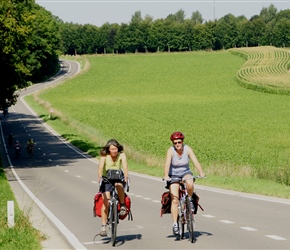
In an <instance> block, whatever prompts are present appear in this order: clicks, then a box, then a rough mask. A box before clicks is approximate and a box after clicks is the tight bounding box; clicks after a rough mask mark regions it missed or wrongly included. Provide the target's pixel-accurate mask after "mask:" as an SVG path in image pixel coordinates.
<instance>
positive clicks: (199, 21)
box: [190, 11, 203, 25]
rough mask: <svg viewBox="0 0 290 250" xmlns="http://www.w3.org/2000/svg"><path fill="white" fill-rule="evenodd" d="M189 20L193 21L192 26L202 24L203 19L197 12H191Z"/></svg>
mask: <svg viewBox="0 0 290 250" xmlns="http://www.w3.org/2000/svg"><path fill="white" fill-rule="evenodd" d="M190 20H192V21H193V23H194V25H196V24H202V23H203V18H202V15H201V13H200V12H199V11H195V12H192V15H191V18H190Z"/></svg>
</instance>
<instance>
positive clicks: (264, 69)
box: [231, 46, 290, 95]
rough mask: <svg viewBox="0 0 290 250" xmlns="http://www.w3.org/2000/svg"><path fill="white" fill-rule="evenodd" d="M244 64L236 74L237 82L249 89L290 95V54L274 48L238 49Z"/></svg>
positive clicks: (234, 50)
mask: <svg viewBox="0 0 290 250" xmlns="http://www.w3.org/2000/svg"><path fill="white" fill-rule="evenodd" d="M231 51H232V52H233V53H238V54H239V53H240V54H242V56H243V57H245V58H246V60H247V61H246V62H245V63H244V65H243V66H242V67H241V69H240V70H239V71H238V73H237V78H238V82H239V83H240V84H241V85H242V86H245V87H246V88H249V89H254V90H260V91H263V92H269V93H277V94H288V95H289V94H290V72H289V69H290V53H289V51H287V50H284V49H278V48H274V47H270V46H269V47H255V48H240V49H233V50H231Z"/></svg>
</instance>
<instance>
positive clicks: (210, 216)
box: [202, 214, 215, 218]
mask: <svg viewBox="0 0 290 250" xmlns="http://www.w3.org/2000/svg"><path fill="white" fill-rule="evenodd" d="M202 216H204V217H206V218H214V217H215V216H214V215H210V214H203V215H202Z"/></svg>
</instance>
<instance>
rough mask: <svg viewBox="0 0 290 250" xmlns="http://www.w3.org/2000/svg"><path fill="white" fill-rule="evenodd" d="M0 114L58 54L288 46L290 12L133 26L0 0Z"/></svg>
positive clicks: (173, 18)
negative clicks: (73, 19)
mask: <svg viewBox="0 0 290 250" xmlns="http://www.w3.org/2000/svg"><path fill="white" fill-rule="evenodd" d="M0 3H1V4H0V110H4V109H5V108H7V107H10V106H11V105H14V104H15V103H16V101H17V94H15V91H16V90H17V89H20V88H24V87H27V86H28V85H29V84H30V83H32V82H39V81H42V80H44V79H46V78H48V77H49V76H51V75H52V74H54V73H55V72H57V70H58V69H59V62H58V59H59V55H61V54H68V55H82V54H99V53H102V54H106V53H136V52H138V53H147V52H151V53H154V52H173V51H195V50H220V49H229V48H233V47H251V46H263V45H273V46H276V47H290V9H287V10H282V11H279V12H278V11H277V9H276V8H275V6H274V5H270V6H269V7H268V8H263V9H262V10H261V12H260V14H259V15H255V16H253V17H252V18H251V19H250V20H248V19H247V18H246V17H245V16H239V17H235V16H234V15H232V14H227V15H225V16H224V17H222V18H220V19H218V20H214V21H207V22H204V20H203V18H202V15H201V14H200V12H198V11H196V12H193V13H192V15H191V17H190V18H185V13H184V11H183V10H179V11H177V12H176V13H175V14H170V15H168V16H167V17H166V18H161V19H156V20H153V18H152V17H151V16H149V15H146V16H145V17H144V18H143V17H142V15H141V11H136V12H135V13H134V14H133V15H132V17H131V20H130V22H129V23H121V24H116V23H112V24H110V23H105V24H103V25H102V26H100V27H98V26H95V25H92V24H85V25H80V24H75V23H66V22H63V21H62V20H61V19H59V18H58V17H56V16H54V15H52V13H51V12H49V11H47V10H45V9H44V8H43V7H41V6H39V5H38V4H36V3H35V0H0Z"/></svg>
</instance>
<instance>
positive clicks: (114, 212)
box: [111, 200, 118, 247]
mask: <svg viewBox="0 0 290 250" xmlns="http://www.w3.org/2000/svg"><path fill="white" fill-rule="evenodd" d="M111 215H112V220H111V223H112V224H111V230H112V231H111V242H112V246H113V247H114V246H115V244H116V237H117V224H118V208H117V201H116V200H115V201H114V202H113V203H112V213H111Z"/></svg>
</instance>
